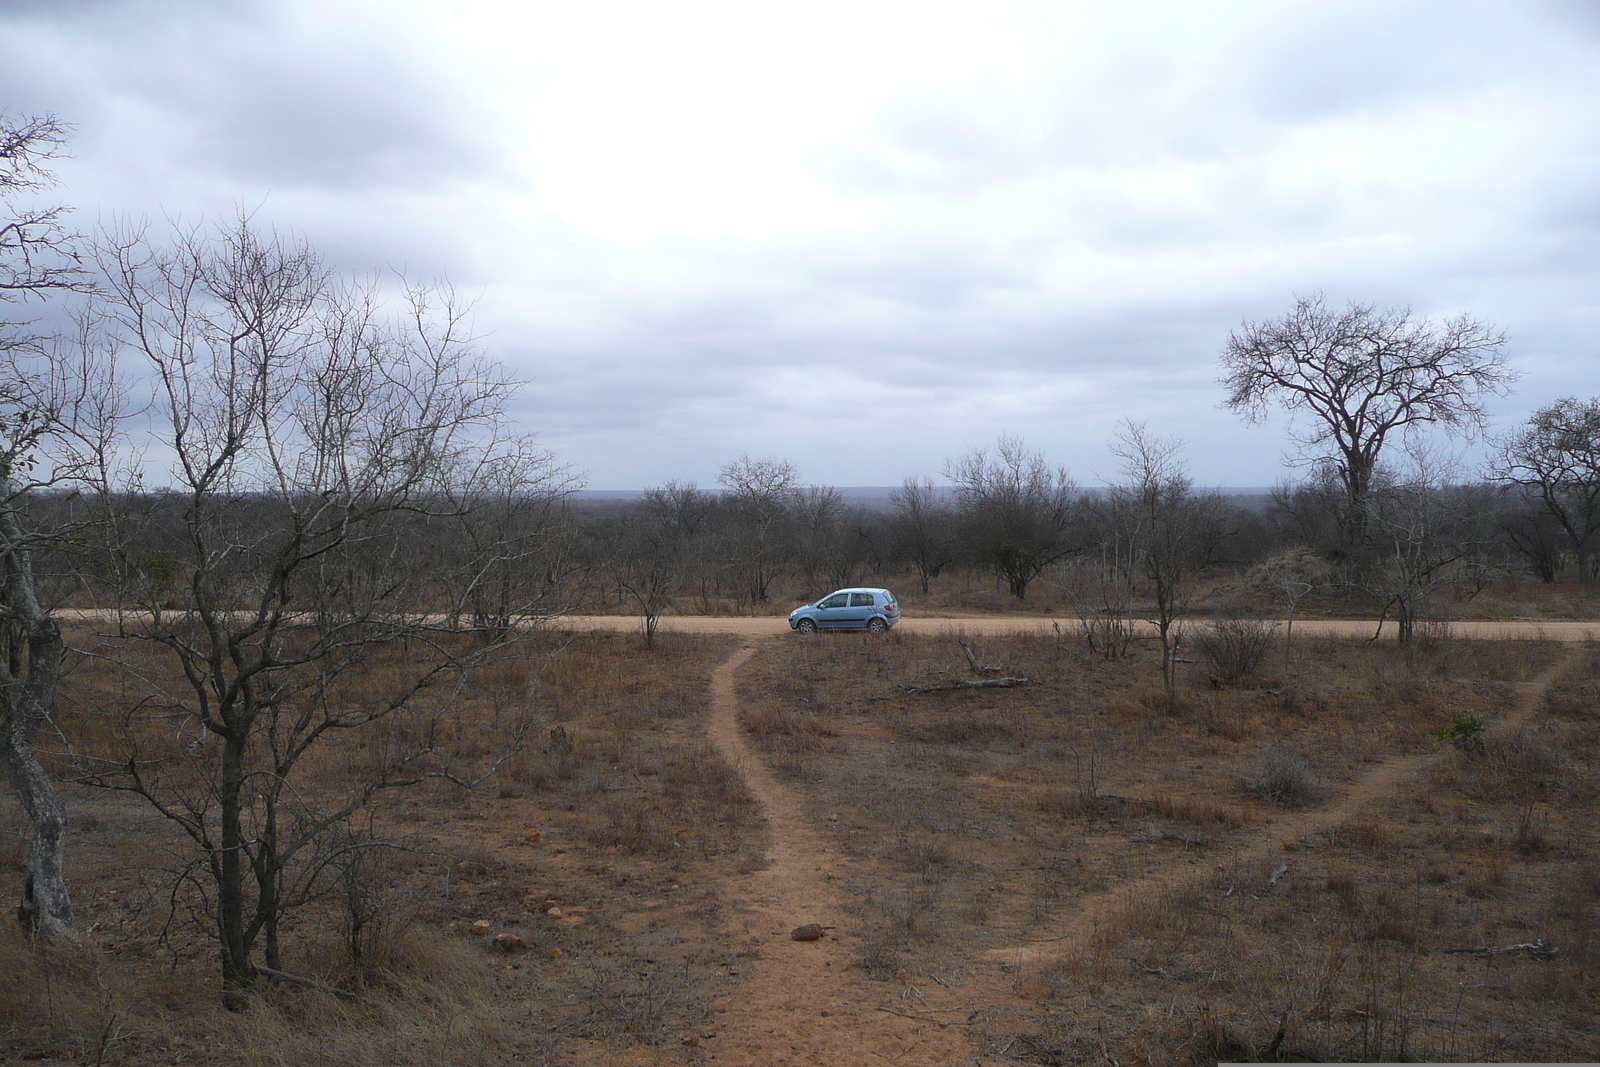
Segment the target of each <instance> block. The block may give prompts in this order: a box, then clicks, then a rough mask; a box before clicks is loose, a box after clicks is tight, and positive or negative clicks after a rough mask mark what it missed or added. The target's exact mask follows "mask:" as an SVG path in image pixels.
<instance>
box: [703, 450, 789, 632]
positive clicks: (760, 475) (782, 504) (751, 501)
mask: <svg viewBox="0 0 1600 1067" xmlns="http://www.w3.org/2000/svg"><path fill="white" fill-rule="evenodd" d="M717 480H718V481H719V482H721V483H722V487H723V490H724V492H723V498H722V502H723V505H724V506H725V507H726V508H727V510H728V512H729V515H730V517H731V518H732V519H733V520H734V526H735V527H736V529H735V530H734V531H731V532H732V533H733V537H732V540H731V543H730V544H729V545H728V556H729V560H730V562H731V563H732V564H733V567H734V569H735V571H736V572H737V574H738V576H739V578H740V582H741V584H742V585H743V587H744V590H745V593H746V595H747V596H748V597H749V598H750V600H751V601H752V602H757V601H763V600H766V599H767V590H768V587H769V586H770V585H771V584H772V580H773V579H774V578H776V577H777V576H778V574H779V573H780V572H781V571H782V570H783V569H784V568H785V567H786V566H787V565H788V563H789V561H790V559H792V558H793V554H794V548H793V545H792V544H791V542H790V539H789V537H788V536H787V534H788V530H787V529H786V526H787V523H788V521H789V519H790V518H791V514H792V508H793V506H794V504H795V502H796V500H797V499H798V497H799V494H800V477H799V473H798V472H797V471H796V470H795V466H794V464H793V463H790V462H789V461H788V460H786V459H752V458H750V456H748V455H741V456H740V457H739V458H738V459H736V460H734V461H733V462H732V463H729V464H728V465H727V466H726V467H723V468H722V473H721V474H720V475H719V476H718V478H717Z"/></svg>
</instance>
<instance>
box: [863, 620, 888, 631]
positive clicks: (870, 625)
mask: <svg viewBox="0 0 1600 1067" xmlns="http://www.w3.org/2000/svg"><path fill="white" fill-rule="evenodd" d="M867 632H868V633H874V634H886V633H888V632H889V623H888V621H887V620H885V619H881V618H876V617H874V618H871V619H868V620H867Z"/></svg>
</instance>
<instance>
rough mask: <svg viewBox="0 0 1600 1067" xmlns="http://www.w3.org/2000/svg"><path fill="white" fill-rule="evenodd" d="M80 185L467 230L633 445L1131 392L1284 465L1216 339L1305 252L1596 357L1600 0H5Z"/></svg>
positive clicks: (1079, 463) (1212, 465)
mask: <svg viewBox="0 0 1600 1067" xmlns="http://www.w3.org/2000/svg"><path fill="white" fill-rule="evenodd" d="M0 44H3V46H4V48H3V52H4V55H5V56H6V62H5V63H4V64H3V65H0V105H3V107H4V108H5V109H6V110H7V111H9V112H11V113H12V114H19V113H37V112H45V111H48V112H54V113H56V114H57V115H59V116H60V117H61V118H63V119H64V120H67V121H69V122H72V123H74V124H76V127H77V132H76V138H75V144H74V153H75V158H73V159H71V160H69V161H67V162H65V163H64V164H63V165H62V166H61V167H60V168H59V175H60V177H61V178H62V180H63V187H62V190H61V197H62V199H64V200H66V201H67V202H70V203H72V204H74V205H76V206H77V208H78V211H79V221H80V223H81V224H83V225H92V224H93V222H94V220H95V219H96V218H97V217H109V216H111V215H113V214H116V213H123V212H132V213H135V214H147V215H150V216H153V217H155V218H158V219H159V218H160V217H161V216H163V215H167V216H182V217H183V218H185V219H189V220H195V219H199V218H201V217H219V216H226V215H229V214H231V213H232V212H233V211H234V210H235V209H236V208H237V207H238V206H240V205H243V206H246V207H247V208H250V209H253V210H255V211H256V216H257V218H258V219H259V220H262V221H267V222H271V223H274V224H276V225H277V226H279V227H281V228H286V229H293V230H294V231H296V232H298V233H300V234H302V235H304V236H306V237H308V238H309V239H310V240H311V241H312V242H313V243H315V244H316V245H317V246H318V247H319V248H320V249H321V250H322V251H323V252H324V253H325V255H326V256H327V257H328V258H329V259H330V260H331V261H332V262H333V263H334V264H336V265H338V266H341V267H344V268H349V269H352V270H359V271H367V270H370V269H372V268H375V267H388V266H392V267H397V268H404V269H406V270H408V271H409V272H410V273H411V274H413V275H421V276H437V275H448V277H449V278H450V279H451V280H452V281H454V282H455V283H456V284H457V285H458V286H460V287H461V288H462V289H464V290H466V291H467V292H469V293H472V294H477V295H479V297H480V299H479V302H478V306H477V313H476V318H477V327H478V330H479V332H480V333H482V334H483V335H484V344H485V345H486V346H487V347H488V348H489V349H490V350H491V351H492V352H493V353H494V354H495V355H496V356H497V357H498V358H500V359H502V360H503V361H505V362H506V363H507V364H508V365H510V366H511V367H512V368H514V370H515V371H516V372H517V373H519V374H521V375H523V376H526V377H528V378H529V379H531V384H530V386H529V388H528V390H527V392H526V394H525V397H524V400H523V402H522V404H521V406H520V408H519V412H518V414H519V417H520V418H522V419H523V420H525V422H526V425H527V427H528V428H530V429H533V430H536V431H537V432H538V433H539V434H540V435H541V438H542V440H543V441H544V443H545V444H547V445H548V446H550V447H552V448H554V449H555V450H557V451H558V452H560V453H561V454H562V456H563V457H564V458H565V459H566V460H567V461H568V462H569V463H571V464H573V465H574V466H576V467H578V468H580V469H582V470H585V471H587V472H589V477H590V483H591V484H592V485H594V486H596V487H602V488H636V487H642V486H646V485H653V484H659V483H661V482H663V481H665V480H667V479H669V478H677V479H680V480H686V479H698V480H699V481H700V482H701V483H702V484H709V483H712V482H714V481H715V478H716V473H717V469H718V467H719V466H720V465H721V464H723V463H724V462H726V461H727V460H729V459H731V458H732V457H733V456H735V455H737V454H739V453H741V452H749V453H751V454H754V455H766V456H786V457H789V458H791V459H793V460H794V461H795V462H796V463H797V464H798V465H799V467H800V470H801V473H802V475H803V476H804V477H805V478H806V479H807V480H810V481H816V482H825V483H831V484H837V485H884V484H892V483H897V482H898V481H899V480H900V479H901V477H902V476H904V475H906V474H912V473H924V474H930V475H935V476H937V475H938V473H939V471H940V469H941V468H942V467H943V465H944V462H945V460H946V458H947V457H950V456H954V455H957V454H960V453H962V452H965V451H967V450H968V449H970V448H972V447H974V446H977V445H982V444H985V443H991V442H992V441H993V440H994V439H995V437H996V435H997V434H1000V433H1014V434H1020V435H1022V436H1023V437H1024V438H1025V439H1026V440H1027V441H1028V442H1029V443H1030V444H1031V445H1033V446H1034V447H1036V448H1039V449H1041V450H1043V451H1044V452H1045V453H1046V454H1047V455H1048V456H1049V457H1050V458H1051V460H1053V461H1055V462H1058V463H1062V464H1065V465H1067V466H1068V467H1070V468H1071V469H1072V470H1073V472H1074V473H1075V474H1077V475H1078V477H1079V478H1080V480H1082V481H1084V482H1089V483H1092V482H1095V481H1098V480H1100V476H1102V475H1111V474H1113V473H1114V463H1113V461H1112V460H1111V458H1110V456H1109V454H1108V453H1107V451H1106V449H1105V442H1106V439H1107V438H1108V436H1109V435H1110V434H1111V433H1112V432H1113V431H1114V430H1115V426H1116V423H1117V420H1119V419H1120V418H1123V417H1131V418H1133V419H1135V420H1139V421H1145V422H1148V423H1149V424H1150V425H1151V426H1152V427H1153V428H1156V429H1158V430H1160V431H1162V432H1164V433H1169V434H1176V435H1180V436H1182V437H1184V438H1185V439H1187V440H1188V441H1189V443H1190V460H1191V465H1192V468H1193V472H1194V474H1195V476H1196V477H1197V479H1198V480H1200V481H1201V482H1204V483H1208V484H1223V485H1265V484H1270V483H1271V482H1273V481H1275V480H1277V479H1279V478H1281V477H1283V476H1284V475H1285V473H1287V471H1288V468H1286V467H1285V466H1284V463H1283V459H1284V455H1285V452H1286V444H1285V436H1284V427H1283V426H1282V425H1281V424H1270V423H1269V424H1268V425H1265V426H1260V427H1251V426H1246V425H1244V424H1242V423H1241V422H1240V421H1239V419H1238V418H1237V417H1235V416H1234V415H1232V414H1230V413H1229V412H1227V411H1224V410H1222V409H1220V408H1219V406H1218V405H1219V401H1220V399H1221V390H1220V388H1219V387H1218V386H1217V384H1216V380H1215V379H1216V360H1217V354H1218V352H1219V350H1220V349H1221V347H1222V345H1223V343H1224V342H1225V340H1226V337H1227V334H1228V331H1229V330H1230V328H1232V327H1234V326H1235V325H1237V324H1238V323H1239V322H1240V320H1241V319H1244V318H1247V317H1248V318H1267V317H1272V316H1275V315H1280V314H1282V313H1283V312H1284V311H1285V310H1286V309H1287V307H1288V305H1289V302H1290V301H1291V299H1292V298H1293V297H1294V295H1296V294H1306V293H1311V292H1314V291H1317V290H1323V291H1326V293H1327V294H1328V297H1329V299H1330V300H1331V301H1333V302H1335V303H1339V304H1342V303H1343V302H1344V301H1346V300H1348V299H1357V300H1362V301H1370V302H1376V303H1379V304H1404V305H1410V306H1411V307H1413V308H1414V309H1415V310H1416V311H1417V312H1419V313H1422V314H1426V315H1430V316H1446V315H1452V314H1456V313H1459V312H1461V311H1468V312H1471V313H1473V314H1475V315H1478V316H1479V317H1481V318H1484V319H1486V320H1488V321H1490V322H1492V323H1494V324H1496V325H1498V326H1500V327H1501V328H1503V329H1504V330H1506V331H1507V332H1508V333H1509V334H1510V336H1511V344H1510V347H1509V349H1508V352H1509V355H1510V356H1511V358H1512V361H1513V363H1514V364H1515V365H1516V366H1517V367H1518V368H1519V369H1520V370H1521V371H1522V372H1523V374H1524V378H1523V380H1522V382H1521V383H1520V385H1519V388H1518V390H1517V392H1516V393H1515V394H1514V395H1513V396H1511V397H1510V398H1508V399H1506V400H1504V401H1497V402H1496V403H1495V405H1494V412H1495V416H1496V419H1497V422H1498V423H1499V424H1500V425H1501V426H1508V425H1511V424H1512V423H1514V422H1515V421H1517V420H1518V419H1520V418H1522V417H1525V416H1526V414H1527V412H1528V411H1529V410H1531V409H1532V408H1534V407H1537V406H1539V405H1541V404H1544V403H1547V402H1549V401H1550V400H1551V399H1554V398H1555V397H1557V396H1562V395H1569V394H1575V395H1579V396H1592V395H1594V394H1596V393H1600V380H1597V379H1600V373H1597V368H1600V359H1597V351H1600V321H1597V320H1600V314H1597V301H1600V290H1597V287H1596V282H1597V280H1600V279H1597V274H1600V270H1597V263H1600V241H1597V238H1600V5H1597V4H1594V3H1590V2H1586V0H1575V2H1572V3H1570V4H1563V3H1557V2H1548V3H1539V2H1535V0H1518V2H1506V3H1474V2H1471V0H1446V2H1439V3H1407V2H1403V0H1383V2H1374V3H1363V2H1359V0H1339V2H1332V3H1288V2H1284V0H1274V2H1268V3H1221V2H1208V3H1203V4H1197V3H1193V2H1192V0H1184V2H1178V3H1172V4H1158V3H1145V4H1141V3H1117V4H1112V3H1093V4H1091V3H1081V4H1079V3H1068V2H1064V0H1058V2H1055V3H1039V4H1029V3H1002V2H997V0H986V2H984V3H965V4H939V3H932V2H929V0H918V2H915V3H911V2H907V3H871V2H863V0H849V2H848V3H832V2H818V0H810V2H807V3H804V4H799V3H794V4H786V5H778V4H762V3H753V2H750V0H738V2H730V3H726V4H709V3H697V2H692V0H680V2H678V3H672V4H663V3H660V2H638V3H608V2H596V0H585V2H583V3H574V2H572V0H563V2H560V3H527V2H519V3H493V2H488V0H455V2H443V0H440V2H434V3H422V2H405V0H381V2H379V0H373V2H361V0H315V2H298V0H271V2H268V0H262V2H248V0H241V2H233V3H229V2H224V0H192V2H182V0H172V2H165V3H158V2H148V3H140V2H95V0H37V2H23V0H0Z"/></svg>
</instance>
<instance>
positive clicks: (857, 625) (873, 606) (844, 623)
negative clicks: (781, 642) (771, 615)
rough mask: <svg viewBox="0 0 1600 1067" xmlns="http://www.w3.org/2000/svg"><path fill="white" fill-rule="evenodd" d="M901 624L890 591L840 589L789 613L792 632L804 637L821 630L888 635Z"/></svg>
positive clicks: (897, 606)
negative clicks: (894, 627) (869, 631)
mask: <svg viewBox="0 0 1600 1067" xmlns="http://www.w3.org/2000/svg"><path fill="white" fill-rule="evenodd" d="M899 621H900V605H899V604H897V603H895V599H894V594H893V593H891V592H889V590H887V589H837V590H835V591H834V592H832V593H829V594H828V595H827V596H825V597H823V598H822V599H821V600H819V601H817V602H816V603H815V604H807V605H805V606H804V607H800V608H795V609H794V610H793V611H791V612H789V629H791V630H794V631H796V632H798V633H803V634H814V633H816V632H817V631H818V630H871V631H872V632H873V633H879V634H881V633H887V632H888V630H889V627H891V626H893V625H894V624H895V623H897V622H899Z"/></svg>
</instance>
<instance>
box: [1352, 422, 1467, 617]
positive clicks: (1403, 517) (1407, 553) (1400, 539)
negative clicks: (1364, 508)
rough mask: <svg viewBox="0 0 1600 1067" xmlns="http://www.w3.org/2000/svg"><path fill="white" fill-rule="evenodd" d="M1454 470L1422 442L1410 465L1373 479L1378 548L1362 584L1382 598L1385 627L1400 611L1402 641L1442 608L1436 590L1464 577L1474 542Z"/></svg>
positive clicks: (1372, 514) (1358, 576)
mask: <svg viewBox="0 0 1600 1067" xmlns="http://www.w3.org/2000/svg"><path fill="white" fill-rule="evenodd" d="M1453 470H1454V467H1453V464H1451V463H1450V461H1448V460H1446V459H1442V458H1441V457H1439V456H1437V455H1435V454H1434V453H1432V452H1430V451H1429V450H1427V449H1426V448H1422V447H1415V448H1413V449H1411V450H1410V456H1409V459H1408V463H1407V467H1406V468H1405V469H1404V470H1403V471H1399V472H1396V471H1390V470H1384V469H1380V471H1379V476H1378V477H1377V478H1376V479H1374V481H1375V483H1376V484H1375V485H1374V487H1373V492H1372V498H1371V502H1370V503H1371V509H1370V514H1369V519H1370V522H1371V527H1372V529H1371V533H1372V539H1373V542H1374V545H1375V548H1376V551H1375V552H1374V554H1373V558H1372V560H1371V561H1370V565H1369V566H1366V567H1363V568H1361V570H1360V571H1359V573H1358V574H1356V575H1355V582H1356V584H1357V585H1358V587H1361V588H1365V590H1366V591H1367V592H1368V594H1370V595H1371V596H1372V597H1373V598H1374V599H1375V600H1376V601H1377V602H1378V603H1379V605H1380V612H1381V613H1380V615H1379V618H1378V626H1379V629H1380V630H1381V629H1382V627H1383V624H1384V621H1385V620H1386V619H1387V618H1389V617H1390V616H1391V615H1392V616H1393V617H1394V620H1395V626H1396V633H1397V637H1398V639H1399V641H1400V643H1401V644H1402V645H1409V644H1411V643H1412V641H1413V639H1414V638H1415V637H1416V635H1417V629H1418V624H1419V623H1421V622H1423V621H1425V620H1427V619H1428V618H1429V616H1430V615H1435V614H1436V612H1437V607H1436V605H1437V601H1436V596H1437V594H1439V593H1440V592H1441V591H1443V590H1445V589H1446V588H1448V587H1449V586H1451V585H1452V584H1454V583H1455V582H1457V581H1458V580H1459V578H1460V574H1459V573H1458V572H1459V569H1460V565H1461V564H1462V563H1463V561H1465V560H1466V559H1467V558H1468V555H1469V552H1470V550H1471V548H1472V545H1471V542H1470V539H1469V538H1468V537H1467V536H1464V531H1463V526H1464V525H1465V523H1464V519H1465V517H1466V510H1467V509H1466V508H1464V507H1463V496H1462V494H1461V492H1460V491H1459V490H1458V489H1457V488H1456V487H1455V486H1453V485H1452V484H1451V481H1452V479H1451V477H1450V475H1451V473H1452V472H1453Z"/></svg>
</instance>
